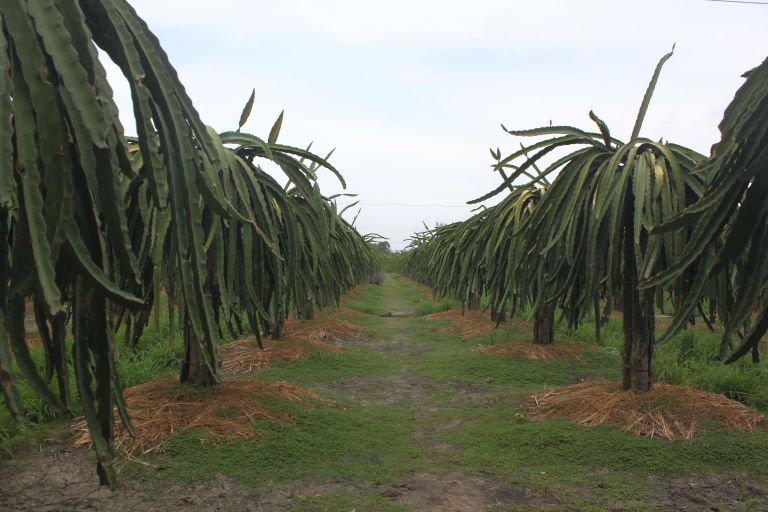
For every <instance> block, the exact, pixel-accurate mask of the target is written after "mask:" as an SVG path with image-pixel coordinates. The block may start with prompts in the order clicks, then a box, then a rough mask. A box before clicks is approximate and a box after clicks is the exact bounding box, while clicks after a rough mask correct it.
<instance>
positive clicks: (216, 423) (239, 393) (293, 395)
mask: <svg viewBox="0 0 768 512" xmlns="http://www.w3.org/2000/svg"><path fill="white" fill-rule="evenodd" d="M260 398H284V399H287V400H293V401H303V402H306V403H307V405H308V406H309V407H313V403H312V402H322V403H327V404H330V402H328V401H327V400H324V399H323V398H321V397H320V396H319V395H317V394H316V393H313V392H312V391H308V390H305V389H302V388H299V387H297V386H294V385H292V384H287V383H283V382H268V381H259V380H237V381H227V382H222V383H221V384H218V385H216V386H214V387H212V388H210V389H205V390H199V389H195V388H192V387H190V386H182V385H180V384H179V383H178V381H176V380H175V379H162V380H155V381H151V382H147V383H145V384H141V385H139V386H134V387H132V388H129V389H127V390H126V391H125V401H126V404H127V406H128V413H129V414H130V416H131V422H132V424H133V426H134V428H135V430H136V437H133V436H131V435H130V433H129V432H128V431H127V430H126V428H125V427H124V426H123V425H122V424H118V425H117V427H116V429H115V444H114V446H115V450H116V451H117V452H118V454H120V455H123V456H124V457H125V458H127V459H135V457H136V456H138V455H146V454H150V453H154V452H158V451H162V448H163V444H164V443H165V441H166V440H167V439H168V438H169V437H171V436H172V435H174V434H176V433H177V432H181V431H189V430H196V431H199V433H200V436H201V437H200V443H201V444H220V443H225V442H228V441H232V440H234V439H253V438H254V437H256V435H263V433H262V432H259V431H258V430H255V429H254V428H253V426H252V425H251V424H252V422H253V421H256V420H264V419H272V420H279V421H290V420H291V418H290V416H288V415H287V414H285V413H280V412H276V411H272V410H270V409H268V408H267V407H265V406H264V405H262V404H261V403H260V402H259V399H260ZM74 428H75V431H76V432H77V437H76V439H75V442H74V446H75V447H76V448H79V447H85V446H88V447H90V446H91V444H92V443H91V436H90V434H89V433H88V427H87V425H86V423H85V420H82V419H81V420H79V421H77V422H76V423H75V425H74Z"/></svg>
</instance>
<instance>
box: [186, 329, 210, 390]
mask: <svg viewBox="0 0 768 512" xmlns="http://www.w3.org/2000/svg"><path fill="white" fill-rule="evenodd" d="M184 346H185V347H186V349H185V350H184V363H183V364H182V367H181V379H180V380H181V383H182V384H184V383H188V384H193V385H195V386H200V387H208V386H213V385H214V384H216V381H217V379H216V375H214V373H213V372H212V371H211V369H210V368H209V366H208V364H206V362H205V354H203V347H202V345H201V343H200V340H198V339H197V335H196V334H195V330H194V329H193V328H192V325H191V323H190V322H189V320H188V319H187V320H185V322H184Z"/></svg>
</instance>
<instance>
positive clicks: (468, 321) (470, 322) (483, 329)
mask: <svg viewBox="0 0 768 512" xmlns="http://www.w3.org/2000/svg"><path fill="white" fill-rule="evenodd" d="M424 318H425V319H427V320H454V321H455V322H456V323H455V324H454V325H452V326H450V327H444V328H442V329H439V330H438V332H448V333H452V334H458V335H460V336H461V337H463V338H468V337H472V336H480V335H482V334H486V333H489V332H491V331H492V330H494V329H495V328H496V322H492V321H491V319H490V315H489V314H488V313H486V312H483V311H478V310H469V309H465V310H464V314H463V315H462V314H461V308H455V309H449V310H448V311H441V312H440V313H432V314H431V315H427V316H425V317H424Z"/></svg>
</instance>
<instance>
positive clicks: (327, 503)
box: [286, 491, 408, 512]
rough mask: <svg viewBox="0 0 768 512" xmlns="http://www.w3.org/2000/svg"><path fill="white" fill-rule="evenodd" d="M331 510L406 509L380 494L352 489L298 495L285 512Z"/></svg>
mask: <svg viewBox="0 0 768 512" xmlns="http://www.w3.org/2000/svg"><path fill="white" fill-rule="evenodd" d="M333 510H344V511H347V510H354V511H356V512H400V511H403V512H405V511H407V510H408V509H406V508H405V507H404V506H402V505H397V504H395V503H393V502H392V501H390V500H389V499H387V498H385V497H384V496H381V495H380V494H362V493H356V492H352V491H337V492H333V493H330V494H327V495H324V496H312V497H298V498H296V499H294V500H293V503H292V504H291V506H290V507H289V508H288V509H287V510H286V512H318V511H329V512H330V511H333Z"/></svg>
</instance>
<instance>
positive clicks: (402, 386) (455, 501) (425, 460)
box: [320, 275, 545, 512]
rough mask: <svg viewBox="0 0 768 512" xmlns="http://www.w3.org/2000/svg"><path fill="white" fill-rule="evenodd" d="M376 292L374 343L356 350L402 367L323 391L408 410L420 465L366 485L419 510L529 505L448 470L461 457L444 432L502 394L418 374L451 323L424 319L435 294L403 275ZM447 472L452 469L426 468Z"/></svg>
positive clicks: (520, 493) (481, 478)
mask: <svg viewBox="0 0 768 512" xmlns="http://www.w3.org/2000/svg"><path fill="white" fill-rule="evenodd" d="M370 288H371V287H369V290H368V291H369V292H371V293H375V292H380V296H381V297H380V298H381V300H380V302H378V304H377V305H378V306H379V307H378V316H379V317H380V319H381V320H378V321H377V322H375V323H374V324H373V326H372V331H373V332H372V335H371V338H370V339H369V340H367V341H365V342H363V343H358V346H359V345H363V346H365V347H366V348H367V349H370V350H372V351H374V352H378V353H381V354H382V355H384V356H387V357H389V358H392V359H394V360H395V361H396V369H395V370H394V371H393V372H392V373H389V374H386V375H374V376H358V377H354V378H349V379H343V380H340V381H337V382H334V383H332V384H329V385H326V386H322V387H321V388H320V389H321V391H331V392H334V393H341V394H342V395H344V396H345V397H348V398H351V399H352V400H353V401H355V402H357V403H360V404H363V405H364V406H372V407H376V406H390V407H396V408H400V409H404V410H405V411H406V412H407V414H406V418H407V421H408V422H409V423H410V424H411V432H412V433H411V439H410V441H411V443H412V445H413V446H414V447H415V448H416V449H417V450H419V452H420V455H421V457H420V458H419V460H418V464H417V465H415V466H414V467H411V468H407V467H402V468H400V469H402V470H405V471H406V472H407V473H408V476H407V477H406V478H404V479H403V480H401V481H399V482H396V483H387V484H378V485H375V486H374V487H373V488H371V486H370V483H367V484H363V486H362V487H363V488H364V489H367V491H366V492H371V491H373V492H375V493H377V494H379V495H381V496H384V497H386V498H387V499H389V500H391V501H392V502H394V503H396V504H398V505H401V506H404V507H405V510H408V511H414V512H416V511H435V512H470V511H471V512H477V511H485V510H501V508H499V507H510V506H513V505H514V506H517V505H523V504H530V503H529V502H530V501H531V500H529V499H527V498H526V493H525V491H524V490H523V489H521V488H519V487H516V486H511V485H509V484H507V483H505V482H504V481H503V480H502V479H498V478H494V477H491V476H489V475H468V474H466V473H464V472H462V471H461V470H460V469H458V468H450V466H451V465H452V464H451V462H450V461H451V459H452V458H454V457H455V455H456V454H458V453H459V452H460V451H461V448H460V447H458V446H456V445H455V444H452V443H450V442H446V441H445V440H443V439H442V438H441V437H442V436H441V434H442V433H443V432H444V431H445V430H446V429H449V428H453V427H455V426H457V425H458V424H459V423H460V422H461V420H460V419H459V418H456V417H454V415H453V414H452V409H456V408H460V407H462V406H464V405H466V404H468V403H473V404H477V403H480V402H482V401H483V400H489V399H495V398H497V397H498V395H499V393H498V390H496V389H494V388H491V387H489V386H485V385H479V384H471V383H468V382H465V381H463V380H461V379H439V378H434V377H431V376H429V375H427V374H425V373H423V372H422V371H420V369H421V368H422V366H423V363H424V362H425V359H426V358H427V357H428V356H429V355H430V354H431V353H433V352H434V351H436V350H437V349H438V348H439V343H440V338H441V335H440V333H439V332H438V330H439V328H441V327H444V326H445V325H446V323H445V322H429V321H426V320H425V319H424V318H423V316H422V315H419V306H420V305H423V304H428V303H431V302H432V299H431V293H430V292H429V290H427V289H425V288H424V287H422V286H419V285H418V284H416V283H414V282H413V281H410V280H409V279H407V278H404V277H402V276H399V275H394V276H393V275H388V276H387V280H386V281H385V283H384V285H382V286H381V287H380V288H379V289H378V290H371V289H370ZM446 467H449V468H450V469H447V470H446V469H443V470H441V471H440V472H430V471H428V470H425V469H426V468H446ZM356 486H358V487H359V485H356ZM360 490H362V489H358V491H360ZM536 502H537V503H539V504H544V503H545V502H544V501H542V500H536Z"/></svg>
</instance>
